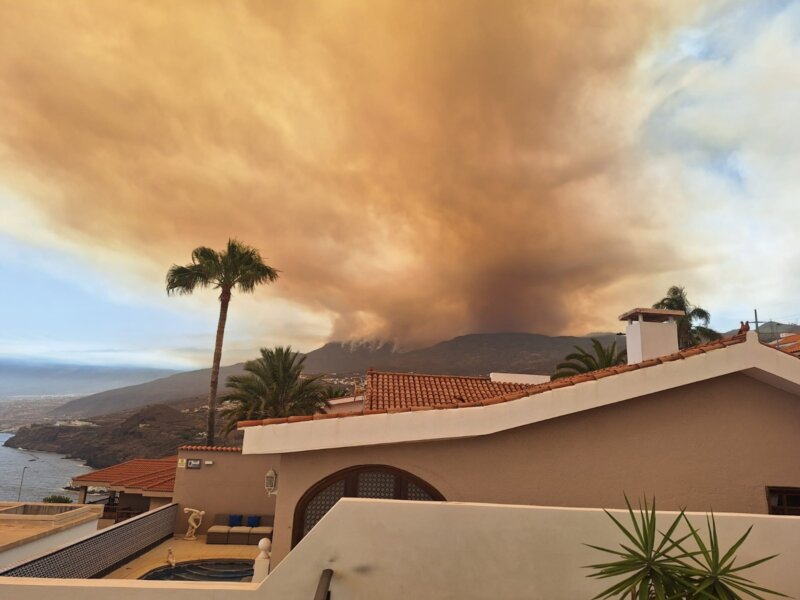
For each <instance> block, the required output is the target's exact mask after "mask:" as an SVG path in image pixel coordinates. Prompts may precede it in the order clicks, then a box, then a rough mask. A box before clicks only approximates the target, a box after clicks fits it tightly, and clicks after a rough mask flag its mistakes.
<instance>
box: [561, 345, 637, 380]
mask: <svg viewBox="0 0 800 600" xmlns="http://www.w3.org/2000/svg"><path fill="white" fill-rule="evenodd" d="M575 349H576V350H577V352H572V353H571V354H567V355H566V356H565V357H564V362H561V363H559V364H558V365H556V372H555V373H553V375H552V377H550V379H551V380H552V379H561V378H562V377H572V376H573V375H580V374H581V373H589V372H591V371H597V370H598V369H605V368H606V367H613V366H616V365H622V364H625V361H626V356H627V355H626V352H625V350H620V351H619V352H617V342H616V340H614V341H613V342H611V344H610V345H609V346H603V344H601V343H600V340H598V339H597V338H592V349H593V350H594V354H591V353H589V352H587V351H586V350H584V349H583V348H581V347H580V346H575Z"/></svg>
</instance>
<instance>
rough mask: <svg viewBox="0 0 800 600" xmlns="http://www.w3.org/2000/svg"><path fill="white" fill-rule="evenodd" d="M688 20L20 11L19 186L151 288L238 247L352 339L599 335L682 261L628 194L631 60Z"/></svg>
mask: <svg viewBox="0 0 800 600" xmlns="http://www.w3.org/2000/svg"><path fill="white" fill-rule="evenodd" d="M681 17H685V15H681V11H678V10H677V9H676V8H675V7H674V5H673V6H672V7H671V8H670V9H669V11H668V10H667V9H666V8H665V7H664V6H663V3H659V2H651V3H636V4H631V3H619V4H614V3H594V2H577V1H575V2H558V3H555V2H539V3H532V2H501V3H489V2H477V1H476V2H461V1H455V0H454V1H452V2H419V3H414V2H412V3H408V2H368V3H363V2H321V3H317V4H313V5H312V4H292V3H281V2H275V3H265V2H196V1H191V2H189V1H186V2H171V3H169V4H168V5H166V4H163V3H160V2H135V3H134V2H128V3H114V4H109V3H106V2H50V3H47V2H35V3H34V2H4V3H1V4H0V109H1V110H2V114H3V117H2V119H1V120H0V157H2V160H1V161H0V183H2V185H3V186H5V187H7V188H9V189H12V190H14V192H15V193H16V194H18V195H19V196H21V197H24V198H25V199H26V201H28V202H30V203H32V205H33V206H35V207H36V209H37V210H39V211H42V212H43V214H44V215H45V216H46V218H47V219H48V223H49V226H50V227H51V228H52V229H54V230H58V231H59V235H61V236H63V237H64V238H65V239H70V240H72V241H79V242H80V243H82V244H85V245H86V247H89V248H113V249H114V250H117V251H120V250H121V251H123V252H125V253H127V254H129V255H131V256H133V257H136V260H139V261H142V262H147V263H148V264H150V265H152V271H153V273H154V274H155V275H154V276H161V274H163V272H165V271H166V268H167V267H168V266H169V265H170V264H171V263H172V262H182V261H184V260H186V259H187V258H188V255H189V251H190V250H191V248H193V247H194V246H197V245H200V244H204V245H212V246H221V245H222V244H223V243H224V241H225V240H226V239H227V238H228V237H229V236H236V237H239V238H241V239H243V240H244V241H246V242H248V243H250V244H253V245H255V246H257V247H259V248H260V249H261V250H262V253H263V254H265V255H266V256H268V257H269V259H270V262H271V263H272V264H274V265H275V266H276V267H278V268H280V269H281V270H282V271H283V277H282V278H281V280H280V282H279V284H278V285H276V286H274V288H273V289H271V290H270V293H273V294H278V295H280V296H282V297H284V298H286V299H288V300H291V301H292V302H295V303H299V304H301V305H303V306H305V307H306V308H307V309H310V310H312V311H324V312H327V313H329V314H332V315H333V319H334V331H333V333H334V337H336V338H347V337H360V336H379V337H386V338H391V339H395V340H398V341H400V342H403V343H408V344H413V343H419V342H423V341H431V340H436V339H441V338H443V337H447V336H451V335H455V334H459V333H464V332H469V331H473V332H477V331H496V330H528V331H541V332H548V333H555V332H559V331H562V330H564V329H565V328H569V327H571V328H577V327H583V326H585V327H588V326H590V325H591V324H592V323H593V321H592V319H591V316H590V315H589V306H590V305H591V303H592V302H593V301H594V300H595V299H598V298H601V297H602V298H606V297H608V295H609V294H611V295H612V296H613V293H612V292H609V290H610V289H612V288H613V286H614V285H616V284H618V283H619V282H620V281H621V280H629V279H631V278H635V277H636V276H637V275H641V274H645V273H652V272H657V271H659V270H663V269H667V268H674V267H675V260H676V257H675V256H670V260H671V264H669V265H668V264H667V263H666V261H665V258H664V257H666V256H668V255H670V254H671V253H670V251H669V250H670V246H669V244H668V242H666V241H664V240H665V238H664V236H662V235H660V234H659V228H660V223H659V219H660V217H661V216H663V215H662V214H661V213H662V211H661V210H660V209H658V208H657V206H656V204H657V203H656V202H655V200H653V198H642V197H641V196H638V195H636V194H634V193H632V192H631V190H632V189H633V188H635V187H636V186H627V187H626V186H623V185H622V184H621V183H620V181H621V180H624V179H625V178H626V176H629V171H630V170H631V169H635V168H636V161H635V157H633V156H631V150H630V147H629V145H630V140H631V137H632V136H633V135H634V130H635V127H636V125H637V120H636V115H637V111H638V110H639V106H638V103H639V102H640V101H641V98H639V97H637V95H636V94H635V93H634V92H633V91H631V90H632V87H631V79H632V77H633V73H634V67H635V64H636V60H637V57H639V56H641V54H642V53H643V52H645V51H646V50H647V49H648V48H650V47H651V46H652V44H653V43H654V42H655V40H657V39H658V38H659V36H660V35H662V34H663V33H664V32H666V31H669V29H670V28H671V27H673V26H674V25H675V24H676V23H677V22H678V19H680V18H681ZM641 191H642V190H641V189H636V193H637V194H638V193H639V192H641ZM651 200H652V201H653V204H650V205H647V206H646V205H644V204H645V202H647V201H651ZM17 233H19V232H17ZM159 272H160V274H159ZM659 291H660V290H659ZM651 295H653V294H651Z"/></svg>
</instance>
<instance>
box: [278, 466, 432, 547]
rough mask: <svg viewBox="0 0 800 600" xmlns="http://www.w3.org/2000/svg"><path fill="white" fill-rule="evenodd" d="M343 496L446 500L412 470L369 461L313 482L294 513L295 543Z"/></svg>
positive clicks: (293, 543)
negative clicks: (403, 469) (408, 471)
mask: <svg viewBox="0 0 800 600" xmlns="http://www.w3.org/2000/svg"><path fill="white" fill-rule="evenodd" d="M339 498H386V499H395V500H444V496H442V495H441V494H440V493H439V492H438V491H436V489H434V488H433V487H432V486H431V485H429V484H428V483H426V482H424V481H422V480H421V479H420V478H419V477H415V476H414V475H412V474H411V473H407V472H406V471H402V470H400V469H395V468H394V467H389V466H386V465H365V466H360V467H353V468H350V469H345V470H343V471H339V472H338V473H334V474H333V475H331V476H330V477H326V478H325V479H323V480H322V481H320V482H318V483H316V484H315V485H313V486H311V488H310V489H309V490H308V491H307V492H306V493H305V494H303V497H302V498H300V501H299V502H298V503H297V508H296V509H295V513H294V531H293V542H292V545H293V546H294V545H295V544H297V542H299V541H300V540H301V539H302V538H303V537H304V536H305V535H306V534H307V533H308V532H309V531H311V528H312V527H314V525H316V524H317V522H318V521H319V520H320V519H321V518H322V517H324V516H325V514H326V513H327V512H328V511H329V510H330V509H331V508H333V505H334V504H336V502H337V501H338V500H339Z"/></svg>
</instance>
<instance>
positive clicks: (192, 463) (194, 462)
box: [186, 458, 203, 469]
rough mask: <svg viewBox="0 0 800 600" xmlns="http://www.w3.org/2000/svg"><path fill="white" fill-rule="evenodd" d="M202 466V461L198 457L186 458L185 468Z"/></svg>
mask: <svg viewBox="0 0 800 600" xmlns="http://www.w3.org/2000/svg"><path fill="white" fill-rule="evenodd" d="M202 466H203V461H202V460H200V459H199V458H187V459H186V468H187V469H199V468H200V467H202Z"/></svg>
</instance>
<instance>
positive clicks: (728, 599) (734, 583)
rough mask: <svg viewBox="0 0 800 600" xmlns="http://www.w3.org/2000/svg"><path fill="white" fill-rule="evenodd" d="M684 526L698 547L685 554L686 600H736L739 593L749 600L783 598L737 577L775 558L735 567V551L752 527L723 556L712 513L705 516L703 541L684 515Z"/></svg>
mask: <svg viewBox="0 0 800 600" xmlns="http://www.w3.org/2000/svg"><path fill="white" fill-rule="evenodd" d="M684 520H685V521H686V525H687V526H688V527H689V531H691V533H690V535H691V537H692V540H693V541H694V543H695V544H696V545H697V547H698V548H699V551H697V552H692V553H690V554H689V556H688V558H689V561H688V564H687V565H685V566H684V572H685V574H686V576H687V579H688V580H689V581H690V582H691V591H692V595H691V596H688V597H689V598H711V599H715V600H739V599H740V598H742V595H741V594H745V595H746V596H747V597H749V598H760V599H762V600H763V598H764V597H763V596H761V595H759V593H758V592H762V593H765V594H772V595H775V596H781V597H783V598H787V597H788V596H785V595H784V594H780V593H778V592H774V591H772V590H769V589H767V588H764V587H760V586H758V585H756V584H755V583H753V582H752V581H751V580H749V579H746V578H744V577H742V576H741V575H739V573H741V572H742V571H744V570H746V569H750V568H752V567H755V566H757V565H760V564H761V563H765V562H767V561H768V560H772V559H773V558H775V557H776V556H777V554H773V555H772V556H766V557H764V558H760V559H758V560H754V561H752V562H749V563H747V564H744V565H739V566H735V562H736V551H737V550H738V549H739V548H740V547H741V545H742V544H744V542H745V540H747V537H748V536H749V535H750V532H751V531H752V530H753V526H752V525H751V526H750V527H748V528H747V531H745V533H744V535H742V537H740V538H739V539H738V540H736V542H735V543H734V544H733V545H732V546H731V547H730V548H729V549H728V551H727V552H725V553H724V554H723V553H722V551H721V550H720V546H719V537H718V536H717V523H716V520H715V519H714V513H711V515H710V516H706V525H707V527H708V541H707V542H705V541H703V538H702V537H701V536H700V533H699V532H698V530H697V529H695V528H694V526H692V524H691V523H690V522H689V519H687V518H686V516H685V515H684Z"/></svg>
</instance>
